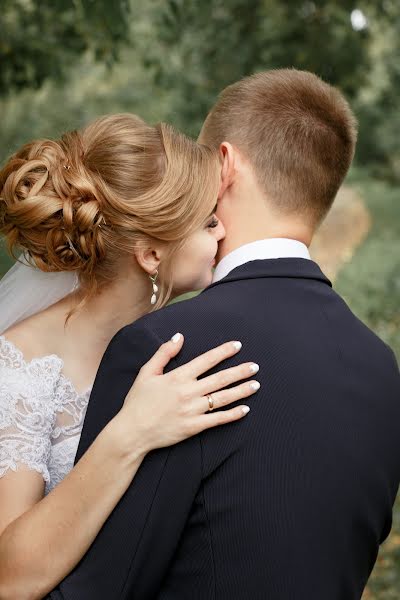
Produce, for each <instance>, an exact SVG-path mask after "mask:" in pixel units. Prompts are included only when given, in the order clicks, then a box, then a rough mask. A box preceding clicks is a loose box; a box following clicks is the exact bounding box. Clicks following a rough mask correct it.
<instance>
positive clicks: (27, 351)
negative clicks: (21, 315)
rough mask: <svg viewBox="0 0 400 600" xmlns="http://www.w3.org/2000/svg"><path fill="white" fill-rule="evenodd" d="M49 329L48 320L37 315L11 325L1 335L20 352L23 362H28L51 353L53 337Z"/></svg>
mask: <svg viewBox="0 0 400 600" xmlns="http://www.w3.org/2000/svg"><path fill="white" fill-rule="evenodd" d="M50 327H51V323H50V319H49V318H48V317H47V318H46V316H45V315H41V314H37V315H33V316H31V317H28V318H27V319H24V320H23V321H20V322H19V323H17V324H16V325H12V326H11V327H10V328H9V329H6V331H4V332H3V334H2V335H3V336H4V338H5V339H6V340H7V341H9V342H11V343H12V344H13V345H14V346H15V347H16V348H18V350H20V351H21V352H22V354H23V355H24V359H25V360H27V361H29V360H31V359H32V358H36V357H38V356H44V355H47V354H51V353H52V349H51V348H52V338H53V339H54V336H53V335H52V334H51V332H50V331H49V328H50Z"/></svg>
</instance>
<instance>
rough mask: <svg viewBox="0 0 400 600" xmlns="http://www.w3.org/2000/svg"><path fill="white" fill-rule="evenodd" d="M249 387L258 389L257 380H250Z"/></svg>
mask: <svg viewBox="0 0 400 600" xmlns="http://www.w3.org/2000/svg"><path fill="white" fill-rule="evenodd" d="M250 387H251V389H252V390H259V389H260V383H259V382H258V381H252V382H251V384H250Z"/></svg>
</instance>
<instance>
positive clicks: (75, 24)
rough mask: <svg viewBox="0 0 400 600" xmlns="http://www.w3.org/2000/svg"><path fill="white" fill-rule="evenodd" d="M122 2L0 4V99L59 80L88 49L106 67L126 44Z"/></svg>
mask: <svg viewBox="0 0 400 600" xmlns="http://www.w3.org/2000/svg"><path fill="white" fill-rule="evenodd" d="M128 15H129V2H127V0H113V2H108V1H107V0H96V1H93V0H75V1H74V2H68V1H67V0H41V1H40V2H38V1H36V2H35V1H34V0H3V1H2V6H1V16H0V19H1V20H0V31H1V38H0V65H1V68H0V94H1V95H7V94H8V93H9V92H10V91H13V90H19V89H24V88H26V87H39V86H40V85H42V84H43V82H44V81H45V80H46V79H48V78H52V79H55V80H62V79H63V78H64V77H65V76H66V75H67V73H68V71H69V70H70V68H71V66H73V64H74V63H75V61H76V60H77V59H78V58H79V56H80V55H81V54H82V53H83V52H85V51H87V50H91V51H92V52H93V55H94V56H95V58H96V59H98V60H102V61H106V62H108V63H112V62H113V61H115V59H116V58H117V56H118V52H117V51H118V48H119V47H120V45H121V43H122V42H124V41H125V42H126V41H127V39H128V38H127V34H128V31H129V27H128Z"/></svg>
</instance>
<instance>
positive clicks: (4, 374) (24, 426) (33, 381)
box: [0, 336, 91, 487]
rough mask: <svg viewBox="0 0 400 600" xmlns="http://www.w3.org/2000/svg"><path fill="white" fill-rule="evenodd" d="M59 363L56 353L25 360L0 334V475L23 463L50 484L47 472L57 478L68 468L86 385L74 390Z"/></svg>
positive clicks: (83, 410)
mask: <svg viewBox="0 0 400 600" xmlns="http://www.w3.org/2000/svg"><path fill="white" fill-rule="evenodd" d="M63 366H64V361H63V360H62V359H61V358H60V357H59V356H57V355H56V354H51V355H47V356H42V357H38V358H33V359H32V360H31V361H29V362H28V361H25V359H24V356H23V353H22V352H21V350H19V349H18V348H17V347H15V346H14V344H13V343H12V342H10V341H9V340H7V339H6V338H5V337H4V336H0V371H1V378H0V477H1V476H3V475H4V474H5V472H6V471H8V470H12V471H16V470H17V468H18V464H24V465H26V466H27V467H28V468H30V469H34V470H36V471H37V472H39V473H41V474H42V476H43V478H44V480H45V481H46V483H47V484H48V485H50V484H51V487H53V486H54V483H53V481H52V479H53V477H54V478H55V480H56V481H60V480H61V479H62V478H63V477H64V476H65V475H66V473H67V472H68V470H70V469H71V468H72V466H73V462H74V457H75V452H76V447H77V444H78V441H79V435H80V432H81V430H82V426H83V420H84V418H85V414H86V409H87V405H88V402H89V397H90V392H91V388H89V389H88V390H86V392H84V393H82V394H79V393H78V392H77V391H76V389H75V387H74V385H73V383H72V382H71V381H70V380H69V379H68V378H67V377H65V375H64V374H63V373H62V372H61V370H62V368H63ZM63 436H64V437H63ZM72 436H77V440H76V443H75V444H66V445H65V446H66V447H65V452H66V454H65V456H64V457H63V460H62V461H60V460H59V459H60V456H59V459H58V460H56V461H55V463H54V464H53V467H52V468H50V465H51V464H52V462H53V461H52V457H53V454H56V455H57V454H59V453H58V452H56V446H59V445H60V444H59V442H62V441H63V439H71V438H72ZM56 440H57V441H56ZM52 444H56V446H53V447H52ZM62 465H63V466H62ZM58 468H60V473H59V474H58V475H57V474H56V472H57V469H58ZM49 469H50V470H49Z"/></svg>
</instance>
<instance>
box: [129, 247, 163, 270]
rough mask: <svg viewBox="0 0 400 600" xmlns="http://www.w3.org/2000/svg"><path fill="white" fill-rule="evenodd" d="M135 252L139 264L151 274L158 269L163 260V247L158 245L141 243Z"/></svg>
mask: <svg viewBox="0 0 400 600" xmlns="http://www.w3.org/2000/svg"><path fill="white" fill-rule="evenodd" d="M134 254H135V258H136V261H137V263H138V265H139V266H140V267H141V268H142V269H143V271H145V272H146V273H148V274H149V275H153V274H154V273H155V272H156V271H157V269H158V267H159V265H160V262H161V260H162V249H161V248H157V247H150V246H143V245H139V246H137V247H136V249H135V252H134Z"/></svg>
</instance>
